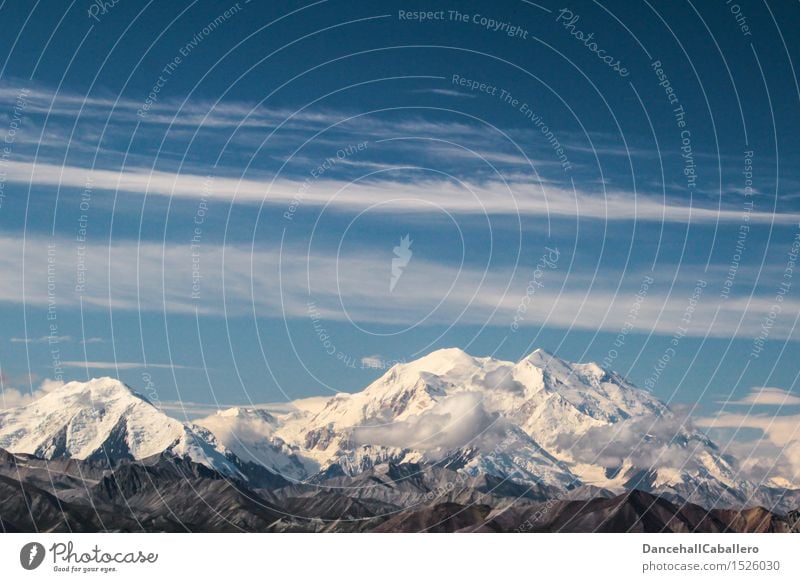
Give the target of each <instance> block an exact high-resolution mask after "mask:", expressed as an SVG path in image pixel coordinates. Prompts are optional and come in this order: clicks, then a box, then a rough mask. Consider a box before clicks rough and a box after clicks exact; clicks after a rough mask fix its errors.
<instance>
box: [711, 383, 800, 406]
mask: <svg viewBox="0 0 800 582" xmlns="http://www.w3.org/2000/svg"><path fill="white" fill-rule="evenodd" d="M720 404H725V405H726V406H795V405H799V404H800V396H798V395H797V394H793V393H791V392H789V391H788V390H784V389H782V388H771V387H769V386H759V387H754V388H752V389H751V390H750V393H749V394H747V395H746V396H744V397H743V398H740V399H738V400H728V401H724V402H720Z"/></svg>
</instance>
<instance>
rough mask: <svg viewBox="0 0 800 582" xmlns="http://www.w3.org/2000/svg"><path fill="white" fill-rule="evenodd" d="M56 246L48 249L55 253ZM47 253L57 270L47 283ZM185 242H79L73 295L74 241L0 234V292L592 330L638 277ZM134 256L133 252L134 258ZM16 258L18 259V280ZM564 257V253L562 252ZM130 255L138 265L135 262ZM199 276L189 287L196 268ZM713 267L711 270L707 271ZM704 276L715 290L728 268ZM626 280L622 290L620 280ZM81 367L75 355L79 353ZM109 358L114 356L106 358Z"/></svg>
mask: <svg viewBox="0 0 800 582" xmlns="http://www.w3.org/2000/svg"><path fill="white" fill-rule="evenodd" d="M53 249H55V251H54V250H53ZM48 252H50V253H51V255H52V256H53V257H54V261H55V264H56V267H57V271H56V275H57V276H56V279H55V286H52V285H51V286H50V287H48V262H47V260H43V259H42V257H47V256H48ZM192 253H193V251H192V249H191V248H190V247H189V245H188V244H178V243H165V244H158V243H154V242H137V241H125V240H120V241H117V242H113V243H111V244H110V245H108V244H102V243H97V244H94V245H91V244H90V245H86V247H85V248H84V249H83V250H82V254H81V260H83V261H84V262H85V264H86V265H89V266H90V268H89V270H88V272H86V273H85V277H86V282H85V284H84V285H83V286H82V287H81V291H80V293H79V292H77V291H76V289H75V273H76V260H77V253H76V251H75V242H74V241H70V240H60V239H55V240H54V239H51V238H49V237H28V238H27V240H26V241H25V247H24V250H23V247H22V242H21V241H20V240H19V239H17V238H12V237H0V269H2V271H3V272H4V273H5V274H6V275H5V277H3V278H2V280H0V301H4V302H9V303H15V304H26V305H31V306H41V307H46V306H47V305H48V304H49V302H50V301H51V300H52V297H51V295H50V293H49V292H51V291H54V293H55V297H56V303H57V305H58V307H59V308H64V309H72V308H77V307H79V306H81V305H82V306H83V308H84V309H98V308H100V309H104V310H107V309H109V308H112V309H115V310H117V309H121V310H129V311H145V312H165V313H190V314H193V313H198V314H201V315H203V314H211V315H214V314H216V315H224V314H226V313H227V314H228V315H247V314H252V313H253V310H254V309H255V312H256V314H257V315H258V316H259V317H287V318H290V319H292V318H300V319H309V317H310V312H309V309H310V308H309V303H310V302H311V303H313V308H314V311H315V313H317V314H318V316H319V317H320V318H322V319H326V320H332V321H347V320H348V319H353V320H355V321H360V322H373V323H378V324H381V325H388V326H399V325H408V324H409V323H414V322H418V321H425V322H426V323H436V324H447V325H449V324H454V323H463V324H484V323H486V324H489V325H493V326H508V325H509V324H510V323H511V322H512V321H513V320H514V318H515V316H518V315H519V313H520V309H521V307H520V306H521V305H523V304H524V313H523V315H522V318H521V320H520V321H519V325H520V326H523V327H524V326H537V327H538V326H541V325H549V326H555V327H562V328H569V327H577V328H580V329H598V330H608V331H613V332H615V333H616V332H618V331H619V329H620V328H621V326H622V325H624V324H625V322H626V320H627V318H628V317H629V313H630V310H631V305H632V304H633V298H634V295H635V293H636V292H637V291H638V289H639V286H640V284H641V281H642V276H641V274H640V273H637V272H629V273H625V272H622V271H619V272H613V273H612V272H611V271H609V270H607V271H606V272H605V273H604V277H603V278H602V279H601V280H593V278H592V277H589V276H587V275H585V274H584V275H581V274H580V273H570V272H568V271H567V270H565V269H553V270H549V271H548V273H547V278H546V279H545V280H544V281H541V279H540V282H542V283H543V285H542V288H537V290H536V294H535V300H531V299H530V298H529V300H528V301H525V298H526V296H527V293H528V292H529V291H528V287H529V284H530V279H531V276H532V275H531V272H530V267H528V266H524V265H521V266H519V268H517V269H516V270H515V268H514V265H513V264H510V265H506V266H500V265H495V266H492V268H489V269H486V270H484V269H482V268H480V267H476V266H474V265H473V266H466V265H465V266H463V267H459V266H458V265H453V264H447V263H442V262H439V261H437V260H435V259H432V258H431V257H428V256H425V255H424V254H423V253H422V252H419V253H417V254H416V255H415V257H414V261H413V262H411V263H410V264H409V266H408V268H407V269H406V270H405V272H404V274H403V278H402V279H401V280H400V282H399V283H398V285H397V288H396V289H395V290H394V292H392V291H391V290H390V285H389V280H390V274H391V257H392V253H391V247H388V248H386V249H376V250H373V251H370V250H368V249H361V250H356V251H354V252H351V253H348V254H347V255H346V256H345V255H340V256H337V254H336V252H335V249H329V248H326V249H319V250H316V251H314V252H312V253H310V254H309V253H308V251H307V249H305V248H297V247H293V246H287V247H285V248H283V249H282V251H280V252H278V251H276V250H274V249H266V248H259V247H256V248H255V249H254V250H252V251H251V249H250V248H248V247H241V246H234V245H227V246H224V247H223V246H222V245H213V244H207V245H204V246H203V247H202V251H201V253H200V255H199V262H198V261H197V257H193V256H192ZM132 257H136V259H135V260H134V262H133V263H132ZM22 261H26V267H25V280H24V281H23V278H22V269H21V265H22ZM562 261H564V264H566V263H567V261H568V259H567V258H566V257H563V258H562ZM134 263H135V264H134ZM198 267H199V269H200V275H201V277H200V283H199V286H197V287H195V281H196V279H195V275H196V274H197V273H196V272H195V269H196V268H198ZM712 274H713V273H709V275H712ZM714 276H715V279H711V278H710V277H709V279H708V286H709V287H712V286H717V287H718V288H721V285H722V281H723V280H724V277H725V274H724V273H721V274H719V275H714ZM620 279H622V286H621V289H620V291H619V292H617V290H616V284H617V282H618V281H619V280H620ZM695 282H696V278H695V272H694V271H691V272H689V273H688V274H679V276H678V278H677V279H676V282H675V287H674V288H672V289H671V290H670V289H669V287H668V286H667V285H664V286H656V285H654V286H653V287H652V288H651V289H650V291H649V293H648V295H647V297H646V298H645V300H644V301H642V302H641V305H638V306H637V313H638V316H637V322H636V329H637V330H638V331H640V332H642V333H648V332H650V331H652V332H653V333H656V334H666V335H672V334H674V333H675V331H676V323H675V322H677V321H680V320H681V318H683V317H684V315H685V311H686V308H687V301H688V299H687V298H688V297H689V296H690V295H691V293H692V289H693V287H694V285H695ZM702 299H703V301H709V303H707V304H703V308H702V309H700V308H698V309H696V310H695V313H694V316H693V319H692V323H691V326H689V328H688V329H687V330H686V333H687V335H695V336H704V335H706V334H708V335H710V336H713V337H734V336H735V337H755V336H756V335H757V334H758V333H759V331H760V330H761V325H762V323H763V321H764V318H765V317H767V316H768V314H769V313H770V311H771V309H772V308H773V303H774V298H772V297H770V296H769V291H766V292H764V294H762V295H752V296H751V295H747V296H734V295H731V296H730V297H729V298H728V299H726V300H724V301H719V300H718V298H717V297H714V296H712V295H711V294H708V295H706V296H704V297H703V298H702ZM783 308H784V312H785V313H787V314H788V313H793V312H796V311H797V310H800V305H798V304H797V302H796V300H792V299H787V300H785V301H784V303H783ZM792 319H793V318H791V317H789V316H786V317H779V318H777V319H776V320H775V321H774V322H773V326H772V329H771V335H770V338H771V339H787V338H790V337H794V336H795V334H796V331H795V329H794V327H793V325H792ZM79 364H80V365H81V366H83V365H84V363H83V362H79ZM106 364H109V366H108V367H113V362H111V363H108V362H106Z"/></svg>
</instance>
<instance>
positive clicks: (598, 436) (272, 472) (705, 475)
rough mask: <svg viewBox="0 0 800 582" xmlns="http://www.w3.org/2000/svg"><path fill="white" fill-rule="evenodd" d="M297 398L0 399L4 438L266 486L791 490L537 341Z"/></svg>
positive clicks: (562, 491) (110, 384)
mask: <svg viewBox="0 0 800 582" xmlns="http://www.w3.org/2000/svg"><path fill="white" fill-rule="evenodd" d="M292 404H293V405H292V406H290V407H285V409H287V410H288V412H287V411H282V412H275V411H272V412H270V411H267V410H264V409H260V408H242V407H239V408H231V409H228V410H221V411H219V412H217V413H216V414H213V415H211V416H209V417H206V418H203V419H200V420H197V421H195V422H193V423H182V422H179V421H177V420H175V419H173V418H170V417H169V416H167V415H166V414H164V413H163V412H161V411H160V410H159V409H158V408H156V407H155V406H153V405H152V404H151V403H150V402H148V400H147V399H146V398H144V397H143V396H141V395H138V394H136V393H135V392H133V391H132V390H130V389H129V388H128V387H127V386H125V385H124V384H122V383H121V382H119V381H117V380H114V379H111V378H99V379H94V380H91V381H89V382H86V383H80V382H71V383H68V384H65V385H64V386H62V387H60V388H58V389H56V390H53V391H51V392H49V393H48V394H46V395H45V396H44V397H42V398H40V399H39V400H36V401H34V402H32V403H31V404H28V405H27V406H23V407H19V408H13V409H8V410H4V411H0V448H2V449H6V450H8V451H10V452H13V453H27V454H32V455H36V456H38V457H43V458H46V459H53V458H60V457H72V458H76V459H97V460H99V461H107V462H108V463H109V464H112V465H113V464H114V463H117V462H120V461H124V460H142V459H146V458H148V457H152V456H154V455H160V454H167V455H174V456H179V457H187V458H189V459H190V460H192V461H194V462H196V463H200V464H202V465H205V466H207V467H209V468H212V469H214V470H215V471H217V472H219V473H221V474H223V475H225V476H227V477H231V478H236V479H239V480H241V481H244V482H248V483H249V484H250V485H251V486H256V487H264V486H269V485H270V484H275V483H276V482H283V483H285V482H286V481H289V482H298V481H315V482H317V481H321V480H324V479H327V478H331V477H347V476H355V475H357V474H359V473H361V472H364V471H368V470H371V469H373V468H374V467H377V466H381V465H383V464H387V463H392V464H402V463H418V464H436V465H438V466H442V467H447V468H449V469H452V470H456V471H458V472H459V473H461V474H463V475H464V476H465V477H470V478H474V477H478V476H481V475H489V476H492V477H496V478H500V479H507V480H510V481H513V482H515V483H518V484H523V485H529V486H531V488H532V490H533V491H535V492H537V493H538V494H540V495H541V496H543V497H553V496H559V495H568V494H574V492H575V491H580V490H581V488H585V490H587V491H589V490H591V491H597V490H598V489H602V490H607V491H610V492H621V491H624V490H627V489H642V490H646V491H650V492H654V493H659V494H663V495H665V496H669V497H673V498H676V499H683V500H687V501H692V502H695V503H698V504H700V505H703V506H705V507H713V506H720V505H722V506H742V505H756V504H769V505H770V506H774V505H776V503H777V504H779V499H778V501H776V497H777V498H779V497H780V495H781V491H783V489H780V488H778V487H776V486H775V484H772V483H766V484H756V483H751V482H748V481H746V480H744V479H741V478H740V477H739V476H738V470H737V467H736V462H735V461H734V460H733V459H731V458H728V457H726V456H724V455H722V454H721V453H720V451H719V449H718V447H717V446H716V445H715V444H714V443H713V442H712V441H711V440H709V439H708V437H706V436H705V435H704V434H703V433H701V432H699V431H697V430H695V429H693V428H692V427H691V425H690V424H689V423H688V422H686V420H685V419H683V418H682V417H680V416H678V415H676V414H675V413H674V412H673V411H672V410H671V409H670V408H669V407H668V406H667V405H666V404H665V403H663V402H661V401H660V400H658V399H657V398H655V397H654V396H653V395H652V394H650V393H649V392H646V391H643V390H640V389H638V388H636V387H635V386H633V385H631V384H630V383H629V382H627V381H626V380H625V379H624V378H622V377H620V376H619V375H617V374H615V373H613V372H609V371H606V370H604V369H602V368H601V367H599V366H598V365H596V364H592V363H588V364H571V363H568V362H565V361H563V360H560V359H558V358H556V357H555V356H553V355H551V354H548V353H546V352H544V351H542V350H536V351H535V352H533V353H532V354H530V355H529V356H527V357H526V358H524V359H522V360H520V361H519V362H508V361H502V360H497V359H493V358H479V357H473V356H470V355H469V354H467V353H465V352H463V351H462V350H459V349H443V350H438V351H435V352H433V353H431V354H429V355H427V356H425V357H423V358H421V359H419V360H416V361H413V362H410V363H405V364H398V365H395V366H394V367H393V368H391V369H390V370H389V371H388V372H386V374H384V375H383V376H382V377H381V378H379V379H377V380H376V381H375V382H373V383H372V384H370V385H369V386H367V387H366V388H365V389H364V390H363V391H361V392H358V393H354V394H344V393H342V394H336V395H335V396H332V397H328V398H314V399H306V400H299V401H296V402H294V403H292ZM284 480H285V481H284Z"/></svg>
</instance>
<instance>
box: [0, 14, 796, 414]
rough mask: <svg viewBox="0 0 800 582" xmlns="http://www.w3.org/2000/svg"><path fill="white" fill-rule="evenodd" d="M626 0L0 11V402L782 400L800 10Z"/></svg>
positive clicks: (792, 324)
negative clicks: (559, 381)
mask: <svg viewBox="0 0 800 582" xmlns="http://www.w3.org/2000/svg"><path fill="white" fill-rule="evenodd" d="M632 4H633V3H630V2H604V3H603V6H600V5H598V4H596V3H592V2H571V3H569V4H554V3H552V2H548V1H543V2H541V3H538V4H537V3H531V2H523V1H519V2H516V1H513V2H503V3H497V2H491V3H489V2H458V3H456V2H452V3H446V2H432V3H422V2H417V3H404V2H378V3H375V2H340V1H329V2H326V1H322V2H315V3H309V4H303V3H282V2H281V3H273V2H245V1H241V2H238V3H229V2H202V3H201V2H158V3H156V2H150V3H148V4H144V3H139V2H128V1H126V0H120V1H119V2H117V3H116V4H113V3H111V2H107V3H105V5H102V3H89V2H86V1H85V0H84V1H80V2H73V3H71V4H67V3H63V4H62V3H56V4H53V3H45V2H37V3H29V2H6V3H3V4H2V5H0V21H1V22H2V23H3V25H4V31H5V32H4V34H3V35H2V36H0V136H3V143H2V144H0V145H1V146H2V148H3V149H0V153H2V157H0V187H1V188H2V190H0V227H1V228H2V231H0V245H1V246H2V249H0V264H1V265H2V280H0V318H1V320H2V322H3V325H2V329H0V336H2V339H1V340H0V365H1V366H2V372H3V382H4V386H5V387H6V388H12V387H13V388H16V389H19V390H22V391H29V390H31V389H36V388H37V387H38V386H39V384H40V382H41V381H42V380H43V379H45V378H58V377H60V378H62V379H64V380H67V379H86V378H87V377H91V376H98V375H112V376H118V377H120V378H121V379H123V380H124V381H126V382H127V383H129V384H130V385H131V386H133V387H134V388H137V389H139V390H142V391H146V392H147V393H149V394H151V396H152V395H153V394H155V395H156V396H157V398H158V399H159V400H161V401H164V402H167V401H174V400H177V399H179V398H180V399H183V400H185V401H189V402H196V403H214V402H217V401H218V402H220V403H225V404H229V403H247V402H275V401H281V400H286V399H287V398H290V399H294V398H298V397H304V396H311V395H319V394H330V393H332V392H340V391H354V390H358V389H360V388H362V387H363V386H365V385H366V384H368V383H369V382H370V381H372V380H373V379H375V378H377V377H378V376H379V375H381V374H382V373H383V372H384V369H385V368H386V367H387V366H389V365H391V363H393V362H395V361H406V360H411V359H414V358H416V357H419V356H421V355H423V354H425V353H427V352H429V351H431V350H433V349H436V348H440V347H447V346H459V347H461V348H463V349H465V350H466V351H468V352H470V353H472V354H474V355H481V356H484V355H494V356H496V357H500V358H503V359H509V360H516V359H519V358H520V357H522V356H523V355H525V354H527V353H528V352H530V351H532V350H533V349H534V348H536V347H543V348H545V349H547V350H548V351H551V352H554V353H556V354H557V355H559V356H561V357H563V358H564V359H567V360H571V361H590V360H591V361H597V362H599V363H601V364H605V366H606V367H609V368H612V369H614V370H616V371H618V372H620V373H622V374H623V375H626V376H628V377H629V378H630V379H631V380H632V381H634V382H635V383H637V384H638V385H640V386H642V387H646V388H649V389H652V390H653V391H654V392H655V393H656V394H657V395H658V396H659V397H661V398H663V399H665V400H668V401H670V402H677V403H683V404H689V405H694V404H698V405H699V407H700V410H701V411H702V412H704V413H708V412H712V411H715V410H717V409H719V407H720V404H719V402H720V401H721V400H725V399H727V398H732V399H742V398H745V397H746V395H747V394H748V393H750V392H751V390H752V389H753V388H754V387H764V386H768V387H773V388H779V389H781V390H783V391H789V392H791V391H793V390H795V388H796V385H797V374H798V370H799V369H800V364H798V344H797V340H798V332H797V330H796V324H797V317H798V312H799V310H798V306H799V305H800V302H799V301H798V293H800V282H799V281H798V280H797V277H798V276H799V275H798V274H797V273H796V272H793V267H792V259H791V256H792V253H793V244H795V241H796V240H797V238H796V237H797V236H798V233H799V232H800V230H799V228H798V222H799V221H800V181H799V179H800V175H798V167H800V166H799V165H798V135H800V131H798V130H799V129H800V127H798V126H800V115H798V114H797V113H798V105H799V104H800V91H799V90H798V83H797V77H796V71H795V69H794V64H793V63H794V62H795V61H796V60H797V58H798V52H800V43H798V38H797V31H796V26H794V25H795V24H796V23H797V22H798V19H800V8H798V5H797V4H796V3H778V2H775V3H770V4H769V6H767V5H765V4H760V3H757V2H742V3H741V6H739V5H735V4H733V3H727V4H726V3H725V2H724V1H718V2H716V1H715V2H695V3H692V2H684V1H680V2H651V3H648V2H642V3H641V4H639V3H636V4H637V5H636V6H632ZM101 6H103V7H101ZM734 6H736V8H733V7H734ZM420 10H428V11H430V13H429V14H425V15H424V16H425V18H424V19H422V18H421V15H419V13H418V11H420ZM576 17H577V18H576ZM404 237H407V239H406V240H407V242H403V239H404ZM794 250H795V251H796V250H797V249H796V246H795V248H794ZM787 284H788V286H787ZM782 289H783V290H782ZM775 305H778V308H777V309H776V308H775V307H774V306H775ZM659 362H661V363H659Z"/></svg>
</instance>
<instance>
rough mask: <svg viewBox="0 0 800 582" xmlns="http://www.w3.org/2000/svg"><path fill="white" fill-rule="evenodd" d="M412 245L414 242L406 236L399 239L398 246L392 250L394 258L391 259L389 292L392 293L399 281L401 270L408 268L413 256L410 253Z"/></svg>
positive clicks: (401, 274)
mask: <svg viewBox="0 0 800 582" xmlns="http://www.w3.org/2000/svg"><path fill="white" fill-rule="evenodd" d="M413 243H414V241H413V240H411V238H410V237H409V235H406V236H404V237H403V238H401V239H400V244H399V245H398V246H396V247H394V249H393V251H394V255H395V258H393V259H392V278H391V280H390V281H389V291H390V292H394V288H395V286H396V285H397V282H398V281H399V280H400V277H402V276H403V269H405V268H406V267H407V266H408V262H409V261H410V260H411V257H412V255H413V254H414V253H413V252H411V245H412V244H413Z"/></svg>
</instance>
